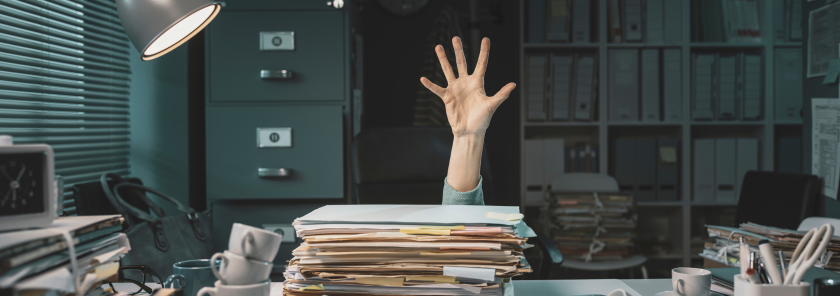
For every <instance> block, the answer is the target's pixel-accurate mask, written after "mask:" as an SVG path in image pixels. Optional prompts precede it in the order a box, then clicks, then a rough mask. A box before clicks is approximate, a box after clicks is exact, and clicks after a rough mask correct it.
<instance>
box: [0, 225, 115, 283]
mask: <svg viewBox="0 0 840 296" xmlns="http://www.w3.org/2000/svg"><path fill="white" fill-rule="evenodd" d="M123 220H124V219H123V218H122V217H121V216H119V215H113V216H80V217H60V218H57V219H56V220H55V221H54V222H53V224H52V225H51V226H50V227H48V228H41V229H30V230H19V231H10V232H4V233H0V294H1V295H42V294H50V295H52V294H54V295H66V294H74V295H76V294H78V293H77V291H81V292H82V294H87V293H93V294H95V293H97V292H96V289H97V288H98V287H99V286H100V285H101V283H102V282H103V281H104V280H106V279H112V280H114V279H113V277H115V276H116V274H117V271H118V270H119V267H120V264H119V260H120V258H122V257H123V256H124V255H125V254H126V253H128V251H129V249H130V246H129V244H128V238H127V237H126V235H125V234H124V233H121V231H122V223H123ZM65 235H69V241H71V242H72V243H73V247H74V248H73V251H74V253H75V256H76V267H75V268H77V270H76V271H77V274H78V276H79V277H78V281H77V282H76V283H74V281H75V280H74V276H73V269H74V267H73V263H72V261H71V260H70V256H71V255H70V251H69V249H68V239H67V237H66V236H65ZM77 285H78V290H77ZM99 291H100V292H101V290H99Z"/></svg>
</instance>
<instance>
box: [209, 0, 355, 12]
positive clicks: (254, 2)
mask: <svg viewBox="0 0 840 296" xmlns="http://www.w3.org/2000/svg"><path fill="white" fill-rule="evenodd" d="M347 1H348V0H343V2H344V4H345V5H346V4H347ZM221 2H224V7H223V8H222V13H224V12H225V10H266V9H284V10H336V8H335V7H334V6H332V5H327V2H330V4H332V2H333V0H224V1H221Z"/></svg>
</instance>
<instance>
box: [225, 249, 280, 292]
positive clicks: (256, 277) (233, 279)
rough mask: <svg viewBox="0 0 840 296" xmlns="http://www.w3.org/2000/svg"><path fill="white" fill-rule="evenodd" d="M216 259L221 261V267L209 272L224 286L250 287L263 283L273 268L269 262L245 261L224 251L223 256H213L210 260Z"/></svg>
mask: <svg viewBox="0 0 840 296" xmlns="http://www.w3.org/2000/svg"><path fill="white" fill-rule="evenodd" d="M216 259H222V264H221V266H219V268H218V270H217V269H216V268H211V269H210V270H211V271H212V272H213V274H215V275H216V277H217V278H219V280H220V281H221V282H222V283H223V284H225V285H251V284H254V283H260V282H263V281H265V280H267V279H268V276H269V275H270V274H271V268H272V267H274V264H272V263H271V262H264V261H257V260H249V259H245V257H242V256H239V255H236V254H234V253H231V252H230V251H225V253H224V254H222V253H216V254H213V257H211V258H210V260H212V261H216Z"/></svg>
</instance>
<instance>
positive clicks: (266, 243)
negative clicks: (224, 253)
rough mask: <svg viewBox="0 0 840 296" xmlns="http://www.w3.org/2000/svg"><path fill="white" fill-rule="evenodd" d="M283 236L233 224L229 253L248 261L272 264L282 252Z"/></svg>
mask: <svg viewBox="0 0 840 296" xmlns="http://www.w3.org/2000/svg"><path fill="white" fill-rule="evenodd" d="M281 241H283V236H282V235H280V234H278V233H274V232H271V231H268V230H265V229H262V228H257V227H253V226H248V225H245V224H241V223H233V229H231V231H230V240H228V251H231V252H233V253H234V254H237V255H241V256H244V257H246V258H248V259H253V260H259V261H266V262H271V261H274V257H275V256H277V251H279V250H280V242H281Z"/></svg>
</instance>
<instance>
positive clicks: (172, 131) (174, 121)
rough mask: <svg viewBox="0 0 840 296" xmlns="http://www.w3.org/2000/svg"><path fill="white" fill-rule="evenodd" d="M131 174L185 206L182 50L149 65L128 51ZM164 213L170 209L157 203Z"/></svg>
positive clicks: (184, 69)
mask: <svg viewBox="0 0 840 296" xmlns="http://www.w3.org/2000/svg"><path fill="white" fill-rule="evenodd" d="M131 72H132V77H131V95H130V97H129V99H130V112H131V115H130V120H131V155H130V157H129V160H130V163H131V173H132V176H134V177H138V178H140V179H141V180H143V183H144V184H146V185H147V186H149V187H152V188H155V189H157V190H159V191H160V192H162V193H165V194H167V195H169V196H172V197H174V198H176V199H178V200H179V201H181V202H182V203H184V204H185V205H189V187H188V185H189V183H188V177H189V175H188V162H187V160H188V158H187V156H188V153H189V151H188V146H187V131H188V129H187V127H188V126H187V48H186V46H181V47H180V48H178V49H176V50H174V51H172V52H170V53H168V54H166V55H164V56H162V57H160V58H158V59H155V60H152V61H148V62H144V61H141V60H140V55H139V54H138V53H137V52H136V51H135V50H134V49H133V48H132V49H131ZM148 195H149V196H150V197H151V198H152V199H153V200H155V201H157V202H158V203H159V204H161V205H163V206H164V211H166V212H168V213H173V212H174V211H175V209H174V207H173V206H171V204H169V203H166V202H161V201H159V200H158V199H157V197H156V196H154V195H152V194H148Z"/></svg>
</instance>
